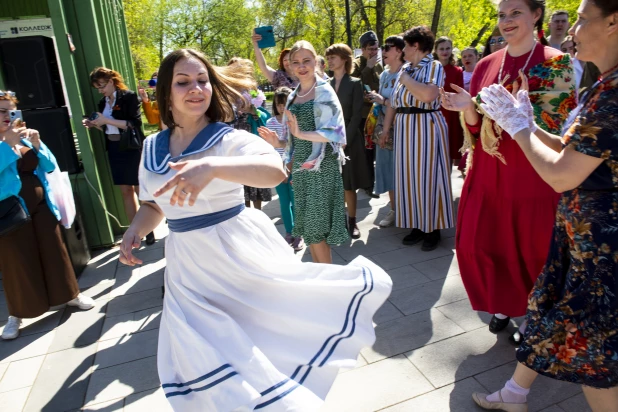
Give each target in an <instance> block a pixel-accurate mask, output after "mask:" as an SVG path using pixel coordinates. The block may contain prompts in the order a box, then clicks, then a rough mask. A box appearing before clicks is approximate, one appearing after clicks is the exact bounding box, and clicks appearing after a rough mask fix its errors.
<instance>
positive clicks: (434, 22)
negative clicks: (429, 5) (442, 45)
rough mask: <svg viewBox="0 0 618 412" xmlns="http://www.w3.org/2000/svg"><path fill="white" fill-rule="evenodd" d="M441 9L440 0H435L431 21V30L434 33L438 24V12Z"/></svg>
mask: <svg viewBox="0 0 618 412" xmlns="http://www.w3.org/2000/svg"><path fill="white" fill-rule="evenodd" d="M441 11H442V0H436V8H435V9H434V10H433V20H432V21H431V31H432V32H433V34H436V32H437V31H438V25H439V24H440V12H441Z"/></svg>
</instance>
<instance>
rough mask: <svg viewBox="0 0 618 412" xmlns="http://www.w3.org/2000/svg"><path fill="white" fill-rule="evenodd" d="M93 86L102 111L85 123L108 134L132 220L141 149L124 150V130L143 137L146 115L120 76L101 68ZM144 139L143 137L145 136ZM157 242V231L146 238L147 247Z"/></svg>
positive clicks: (112, 162) (109, 149)
mask: <svg viewBox="0 0 618 412" xmlns="http://www.w3.org/2000/svg"><path fill="white" fill-rule="evenodd" d="M90 82H91V84H92V87H94V88H95V89H97V90H98V91H99V93H101V94H102V95H103V97H102V98H101V100H100V101H99V104H98V109H99V111H98V112H97V113H93V115H92V116H91V117H90V118H88V119H84V120H83V121H82V124H83V125H84V126H85V127H87V128H91V127H94V128H97V129H99V130H103V131H104V132H105V137H106V139H105V146H106V148H107V156H108V158H109V166H110V168H111V170H112V180H113V181H114V185H116V186H118V187H119V189H120V192H121V194H122V202H123V203H124V210H125V213H126V215H127V218H128V219H129V222H131V221H132V220H133V217H134V216H135V214H136V213H137V209H138V201H137V194H138V193H139V180H138V176H137V172H138V169H139V162H140V158H141V154H142V153H141V151H140V150H125V151H122V150H121V149H120V133H121V129H126V128H127V127H134V128H136V129H137V130H138V131H139V133H140V135H141V134H142V129H141V126H142V113H141V111H140V104H139V100H138V98H137V95H136V94H135V92H133V91H131V90H129V88H128V87H127V85H126V84H125V83H124V80H123V78H122V76H121V75H120V73H118V72H117V71H115V70H111V69H108V68H105V67H97V68H95V69H94V70H93V71H92V73H90ZM142 139H143V136H142ZM154 242H155V236H154V232H150V233H149V234H148V235H147V236H146V244H147V245H152V244H154Z"/></svg>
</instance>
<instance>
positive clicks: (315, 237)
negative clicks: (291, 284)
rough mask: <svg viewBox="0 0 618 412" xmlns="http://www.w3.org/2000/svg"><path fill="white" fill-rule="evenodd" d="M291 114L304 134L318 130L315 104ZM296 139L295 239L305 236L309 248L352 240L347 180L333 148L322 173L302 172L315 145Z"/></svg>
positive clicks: (298, 106)
mask: <svg viewBox="0 0 618 412" xmlns="http://www.w3.org/2000/svg"><path fill="white" fill-rule="evenodd" d="M290 111H291V112H292V113H293V114H294V115H295V116H296V119H297V120H298V126H299V127H300V130H302V131H313V130H315V118H314V116H313V100H310V101H308V102H305V103H300V104H293V105H291V106H290ZM292 138H293V139H294V142H293V143H294V165H293V167H292V182H293V183H292V184H293V186H294V202H295V209H294V230H293V232H292V236H302V237H303V238H304V239H305V243H306V244H308V245H311V244H315V243H320V242H322V241H323V240H326V243H328V244H329V245H340V244H342V243H344V242H345V241H347V240H348V231H347V229H346V227H345V206H344V200H343V180H342V179H341V172H340V171H339V163H338V161H337V158H336V157H335V155H334V154H333V149H332V147H331V145H328V146H327V147H326V156H325V157H324V160H323V161H322V163H321V165H320V170H319V171H318V172H314V171H310V170H300V167H301V165H302V164H303V162H304V161H305V160H307V158H308V157H309V155H310V154H311V147H312V144H311V142H309V141H307V140H301V139H297V138H296V137H292Z"/></svg>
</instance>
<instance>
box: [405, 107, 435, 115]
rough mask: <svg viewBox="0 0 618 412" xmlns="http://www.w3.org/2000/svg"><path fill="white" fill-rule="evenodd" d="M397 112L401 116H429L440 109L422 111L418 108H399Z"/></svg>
mask: <svg viewBox="0 0 618 412" xmlns="http://www.w3.org/2000/svg"><path fill="white" fill-rule="evenodd" d="M396 110H397V113H401V114H428V113H433V112H437V111H439V110H440V109H436V110H427V109H420V108H418V107H398V108H397V109H396Z"/></svg>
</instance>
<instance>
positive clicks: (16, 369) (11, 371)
mask: <svg viewBox="0 0 618 412" xmlns="http://www.w3.org/2000/svg"><path fill="white" fill-rule="evenodd" d="M44 358H45V355H41V356H36V357H34V358H28V359H22V360H19V361H15V362H11V363H10V364H9V365H8V368H7V370H6V372H4V376H3V377H2V380H0V392H9V391H12V390H15V389H21V388H27V387H30V386H32V385H33V384H34V380H35V379H36V376H37V374H38V373H39V369H41V365H42V364H43V359H44Z"/></svg>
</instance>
